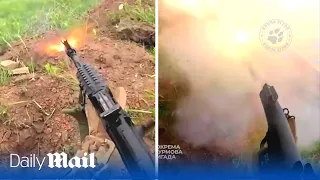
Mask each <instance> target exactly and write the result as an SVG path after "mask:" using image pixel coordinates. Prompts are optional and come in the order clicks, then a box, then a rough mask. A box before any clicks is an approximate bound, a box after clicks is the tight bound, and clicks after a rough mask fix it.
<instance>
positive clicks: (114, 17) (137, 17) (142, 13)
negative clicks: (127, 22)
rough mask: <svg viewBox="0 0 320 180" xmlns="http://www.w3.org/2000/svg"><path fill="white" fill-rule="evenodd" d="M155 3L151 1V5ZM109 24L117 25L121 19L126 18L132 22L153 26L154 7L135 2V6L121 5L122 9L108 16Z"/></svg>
mask: <svg viewBox="0 0 320 180" xmlns="http://www.w3.org/2000/svg"><path fill="white" fill-rule="evenodd" d="M154 3H155V1H153V4H154ZM108 16H109V18H110V19H111V22H112V23H113V24H117V23H118V22H120V19H122V18H128V19H131V20H134V21H139V22H146V23H149V24H152V25H154V24H155V7H154V6H150V5H149V4H148V3H144V2H141V1H138V0H137V1H136V2H135V4H133V5H130V4H127V3H125V4H123V8H122V9H120V10H118V11H116V12H112V13H110V14H108Z"/></svg>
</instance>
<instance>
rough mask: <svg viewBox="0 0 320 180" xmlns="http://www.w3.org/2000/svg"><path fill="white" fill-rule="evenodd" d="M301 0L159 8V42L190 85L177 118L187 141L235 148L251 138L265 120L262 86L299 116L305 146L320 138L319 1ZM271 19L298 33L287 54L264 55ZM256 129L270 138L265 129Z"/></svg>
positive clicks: (218, 1) (177, 4)
mask: <svg viewBox="0 0 320 180" xmlns="http://www.w3.org/2000/svg"><path fill="white" fill-rule="evenodd" d="M184 2H185V3H184ZM186 2H188V3H189V4H187V3H186ZM299 2H300V1H284V0H282V1H275V0H273V1H265V2H262V1H256V0H246V1H231V0H226V1H224V0H216V1H213V2H212V1H211V3H210V4H209V3H208V1H205V0H203V1H200V0H199V1H180V2H178V0H175V1H173V0H168V1H162V3H160V10H159V13H160V14H159V15H160V19H159V20H160V34H159V45H160V47H161V48H163V49H165V50H166V52H168V53H169V54H170V56H172V58H171V59H174V61H171V62H170V63H172V64H175V65H176V66H177V67H178V68H179V69H180V70H181V71H182V72H183V73H184V74H186V76H187V77H186V78H187V79H188V81H189V82H190V84H189V86H190V87H188V88H189V89H190V92H189V94H188V96H186V97H185V98H183V99H182V100H181V101H180V102H178V107H177V109H176V113H175V114H176V119H177V123H176V127H175V128H176V130H177V132H178V134H179V135H180V136H181V137H182V138H183V139H184V140H185V141H187V142H189V143H191V144H193V145H194V146H211V145H212V143H213V142H214V143H215V145H218V146H220V147H222V148H225V149H229V150H230V149H231V148H232V146H233V145H234V144H235V143H236V142H239V141H241V140H243V138H252V137H247V136H248V132H249V131H251V130H252V129H250V128H252V126H253V125H252V123H257V121H258V120H260V121H265V116H264V112H263V108H262V104H261V102H260V99H259V92H260V90H261V88H262V86H263V84H264V83H268V84H270V85H273V86H274V87H275V88H276V91H277V92H278V95H279V102H280V104H281V105H282V107H283V108H285V107H286V108H289V110H290V114H291V115H294V116H295V117H296V126H297V136H298V144H299V146H308V145H310V144H311V143H313V142H315V141H319V140H320V120H319V119H320V95H319V92H320V89H319V87H320V83H319V82H320V79H319V77H320V74H319V42H318V41H319V34H318V32H319V16H318V14H319V10H318V8H317V7H319V2H318V1H316V0H315V1H308V2H304V4H299ZM253 7H254V8H253ZM297 14H299V15H297ZM271 19H281V20H283V21H285V22H286V23H287V24H288V25H289V26H290V29H291V30H292V34H293V38H292V42H291V43H290V45H289V47H288V48H287V49H285V50H284V51H282V52H270V51H268V50H266V49H265V48H264V47H263V46H262V44H261V42H260V40H259V32H260V30H261V28H262V26H263V24H264V23H266V22H268V21H269V20H271ZM160 61H161V59H160ZM160 91H161V90H160ZM262 126H263V125H262ZM256 131H261V135H264V134H265V131H266V127H265V125H264V127H262V129H257V130H256ZM226 142H228V143H226Z"/></svg>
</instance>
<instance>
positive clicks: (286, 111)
mask: <svg viewBox="0 0 320 180" xmlns="http://www.w3.org/2000/svg"><path fill="white" fill-rule="evenodd" d="M283 113H284V115H285V116H286V118H287V119H291V118H293V119H295V118H296V117H295V116H291V115H290V114H289V113H290V111H289V109H288V108H284V109H283Z"/></svg>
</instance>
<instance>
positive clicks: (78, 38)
mask: <svg viewBox="0 0 320 180" xmlns="http://www.w3.org/2000/svg"><path fill="white" fill-rule="evenodd" d="M85 38H86V32H85V31H84V30H83V29H75V30H73V31H71V32H70V33H69V35H68V36H67V37H66V38H63V39H60V41H58V40H55V41H54V42H50V43H48V44H47V46H46V53H47V54H57V53H60V52H63V51H65V47H64V45H63V44H62V41H63V40H68V42H69V44H70V46H71V47H72V48H79V47H80V46H82V45H83V43H84V40H85Z"/></svg>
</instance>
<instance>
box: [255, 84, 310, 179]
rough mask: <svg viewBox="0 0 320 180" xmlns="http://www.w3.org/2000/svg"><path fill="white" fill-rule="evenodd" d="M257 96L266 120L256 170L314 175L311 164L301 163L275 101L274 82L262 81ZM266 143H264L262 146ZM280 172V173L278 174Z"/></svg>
mask: <svg viewBox="0 0 320 180" xmlns="http://www.w3.org/2000/svg"><path fill="white" fill-rule="evenodd" d="M260 99H261V102H262V105H263V108H264V111H265V115H266V119H267V122H268V131H267V134H266V136H265V138H264V139H263V140H262V141H261V144H260V152H259V154H258V155H259V170H260V172H261V173H264V174H268V173H275V174H278V173H279V172H284V173H285V174H287V175H288V174H290V175H293V176H295V177H296V178H297V179H301V178H302V177H301V176H303V177H304V178H308V179H313V178H316V177H315V173H314V171H313V169H312V166H311V164H309V163H307V164H306V165H303V164H302V161H301V157H300V154H299V152H298V149H297V146H296V144H295V140H294V137H293V134H292V132H291V130H290V127H289V123H288V120H287V118H286V114H285V113H284V111H285V110H287V109H282V107H281V106H280V104H279V102H278V94H277V92H276V90H275V88H274V87H273V86H269V85H268V84H265V85H264V86H263V89H262V90H261V92H260ZM265 144H267V147H264V146H265ZM278 175H280V174H278Z"/></svg>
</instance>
